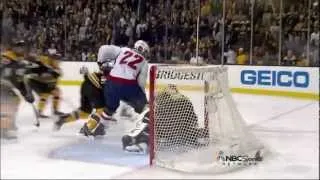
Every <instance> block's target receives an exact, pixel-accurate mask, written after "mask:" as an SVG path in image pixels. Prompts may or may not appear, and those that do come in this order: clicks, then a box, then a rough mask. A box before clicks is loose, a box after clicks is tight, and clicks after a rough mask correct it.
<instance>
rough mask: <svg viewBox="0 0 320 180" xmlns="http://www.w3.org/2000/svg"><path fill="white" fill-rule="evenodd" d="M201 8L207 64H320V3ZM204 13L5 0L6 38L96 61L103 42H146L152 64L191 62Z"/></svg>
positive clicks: (131, 1) (136, 1)
mask: <svg viewBox="0 0 320 180" xmlns="http://www.w3.org/2000/svg"><path fill="white" fill-rule="evenodd" d="M199 2H200V4H201V6H200V7H201V8H200V10H199V11H200V12H201V13H200V14H201V16H200V21H199V34H198V35H199V52H198V53H199V56H201V57H202V58H203V59H204V61H205V62H206V63H210V64H220V63H221V59H222V56H223V59H224V63H227V64H255V65H279V63H280V64H281V65H297V66H318V65H319V12H318V9H319V3H318V0H299V1H295V0H282V3H283V4H282V5H280V1H278V0H255V1H254V2H255V3H254V4H251V2H253V1H251V0H225V1H224V2H223V1H222V0H200V1H199ZM223 5H224V6H223ZM197 7H198V4H197V1H191V0H190V1H182V0H23V1H21V0H10V1H1V2H0V11H1V12H0V14H1V19H2V30H1V32H2V39H5V38H6V37H10V36H9V35H8V34H10V33H12V32H14V34H15V36H17V37H21V38H22V37H23V38H27V39H28V41H30V42H32V43H31V44H32V45H33V46H34V47H33V48H35V49H38V50H41V51H44V50H48V49H50V50H51V51H58V52H60V53H61V54H63V56H64V58H65V59H66V60H69V61H94V60H95V59H96V53H97V50H98V48H99V46H100V45H102V44H115V45H121V46H130V47H131V46H132V45H133V43H134V41H135V40H137V39H143V40H146V41H147V42H148V43H149V44H150V46H151V54H150V56H151V57H149V58H150V60H151V62H165V63H189V62H190V59H191V58H192V57H195V56H196V53H197V52H196V42H197V40H196V39H197V15H198V8H197ZM252 7H253V8H252ZM280 7H283V8H282V9H280ZM252 10H253V11H252ZM223 12H225V13H223ZM280 14H282V18H280ZM223 17H225V21H222V20H223ZM222 22H225V23H224V24H223V23H222ZM250 47H251V48H250ZM222 49H223V50H222ZM279 52H280V53H279ZM279 59H280V61H279Z"/></svg>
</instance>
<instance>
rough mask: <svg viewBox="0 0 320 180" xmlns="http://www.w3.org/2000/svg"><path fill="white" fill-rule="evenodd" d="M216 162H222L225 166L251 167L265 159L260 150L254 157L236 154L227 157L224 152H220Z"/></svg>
mask: <svg viewBox="0 0 320 180" xmlns="http://www.w3.org/2000/svg"><path fill="white" fill-rule="evenodd" d="M216 160H217V161H218V162H221V163H222V165H224V166H251V165H256V164H257V163H258V162H260V161H262V160H263V157H262V155H261V151H260V150H258V151H257V152H256V153H255V155H254V156H252V157H250V156H248V155H236V154H230V155H226V154H225V153H224V152H223V151H219V152H218V153H217V156H216Z"/></svg>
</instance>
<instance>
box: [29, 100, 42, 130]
mask: <svg viewBox="0 0 320 180" xmlns="http://www.w3.org/2000/svg"><path fill="white" fill-rule="evenodd" d="M30 105H31V106H32V109H33V112H34V114H35V116H36V119H35V120H36V122H35V123H34V125H35V126H36V127H39V126H40V120H39V112H38V110H37V108H36V106H35V105H34V104H33V103H30Z"/></svg>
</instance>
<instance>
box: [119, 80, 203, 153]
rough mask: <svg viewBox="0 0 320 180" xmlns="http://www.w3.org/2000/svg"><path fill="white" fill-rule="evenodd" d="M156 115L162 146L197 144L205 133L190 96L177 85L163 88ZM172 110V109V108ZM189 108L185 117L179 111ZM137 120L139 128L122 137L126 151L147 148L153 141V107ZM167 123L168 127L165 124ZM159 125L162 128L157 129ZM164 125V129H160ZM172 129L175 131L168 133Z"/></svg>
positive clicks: (158, 95)
mask: <svg viewBox="0 0 320 180" xmlns="http://www.w3.org/2000/svg"><path fill="white" fill-rule="evenodd" d="M155 101H156V103H155V104H156V106H157V107H155V109H156V111H155V116H156V118H155V119H157V121H156V122H155V126H156V127H155V129H157V131H156V132H155V136H156V137H157V138H156V139H158V142H155V143H156V144H157V146H158V147H159V148H165V147H169V146H170V147H172V145H173V146H176V147H178V146H182V145H195V144H198V141H197V140H198V138H201V135H202V136H203V135H204V134H207V133H205V132H204V131H205V130H204V129H202V128H199V127H198V118H197V115H196V113H195V111H194V107H193V105H192V102H191V101H190V99H189V98H188V97H187V96H185V95H183V94H182V93H180V92H179V91H178V89H177V87H176V86H175V85H173V84H169V85H168V87H166V88H164V89H163V90H162V91H159V92H158V94H157V96H156V98H155ZM168 109H170V110H168ZM182 110H183V111H188V112H191V113H185V114H184V115H182V116H179V117H177V116H176V114H177V113H178V112H181V111H182ZM140 117H141V118H138V120H137V121H136V127H135V128H133V129H132V130H131V131H130V132H129V133H128V134H126V135H124V136H123V137H122V144H123V149H124V150H126V151H135V152H141V151H146V150H147V149H146V147H148V145H149V143H148V140H149V137H148V136H149V124H150V120H149V109H147V110H145V111H144V112H143V113H142V114H141V115H140ZM164 125H165V126H164ZM157 126H158V128H157ZM159 127H161V128H159ZM168 132H172V133H170V134H169V133H168Z"/></svg>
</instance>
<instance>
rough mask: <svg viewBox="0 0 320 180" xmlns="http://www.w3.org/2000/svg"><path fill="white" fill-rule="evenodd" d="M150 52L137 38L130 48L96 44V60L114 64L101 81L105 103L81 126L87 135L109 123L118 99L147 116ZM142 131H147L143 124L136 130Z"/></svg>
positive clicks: (147, 46) (94, 133)
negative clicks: (97, 48)
mask: <svg viewBox="0 0 320 180" xmlns="http://www.w3.org/2000/svg"><path fill="white" fill-rule="evenodd" d="M149 52H150V48H149V45H148V44H147V43H146V42H145V41H142V40H139V41H137V42H136V43H135V44H134V48H133V49H131V48H128V47H118V46H114V45H103V46H101V47H100V48H99V51H98V60H97V61H98V64H99V65H100V66H102V67H103V66H104V64H107V63H110V61H114V65H113V69H112V70H111V71H110V73H109V74H108V75H107V77H106V78H107V81H106V83H105V84H104V97H105V103H106V107H105V109H104V111H103V112H96V113H94V114H92V115H90V117H89V120H88V122H87V123H86V124H85V125H84V127H83V129H84V134H85V135H86V136H96V135H99V132H97V130H99V129H102V128H104V127H106V126H108V123H109V122H110V121H112V116H113V114H114V113H115V112H116V110H117V108H118V107H119V104H120V101H124V102H126V103H127V104H129V105H130V106H132V107H133V108H134V110H135V112H136V113H138V114H141V113H142V112H144V114H145V118H146V119H147V118H148V114H149V113H148V102H147V97H146V94H145V84H146V79H147V75H148V61H147V59H146V58H145V57H147V56H148V55H149ZM142 131H146V128H142V129H141V132H140V133H138V134H142ZM143 139H147V137H146V138H143ZM125 140H126V141H127V140H128V139H125ZM132 141H133V140H132Z"/></svg>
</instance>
